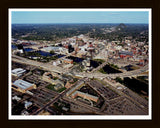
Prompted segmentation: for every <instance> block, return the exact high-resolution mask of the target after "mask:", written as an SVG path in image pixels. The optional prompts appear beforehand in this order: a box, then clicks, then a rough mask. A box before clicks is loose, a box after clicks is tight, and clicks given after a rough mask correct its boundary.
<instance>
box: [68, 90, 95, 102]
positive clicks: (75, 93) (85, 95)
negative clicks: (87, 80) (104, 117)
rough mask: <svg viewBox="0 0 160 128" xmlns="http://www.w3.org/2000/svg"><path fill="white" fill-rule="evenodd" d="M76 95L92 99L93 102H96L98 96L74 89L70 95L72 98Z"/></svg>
mask: <svg viewBox="0 0 160 128" xmlns="http://www.w3.org/2000/svg"><path fill="white" fill-rule="evenodd" d="M77 96H80V97H82V98H84V99H87V100H92V101H94V102H97V101H98V97H96V96H93V95H90V94H88V93H83V92H80V91H75V92H74V93H73V94H72V95H71V97H72V98H76V97H77Z"/></svg>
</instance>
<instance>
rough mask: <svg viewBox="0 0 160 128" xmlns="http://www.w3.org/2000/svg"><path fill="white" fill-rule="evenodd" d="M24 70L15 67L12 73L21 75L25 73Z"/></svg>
mask: <svg viewBox="0 0 160 128" xmlns="http://www.w3.org/2000/svg"><path fill="white" fill-rule="evenodd" d="M25 72H26V70H24V69H22V68H16V69H13V70H12V75H14V76H18V77H19V76H21V75H22V74H23V73H25Z"/></svg>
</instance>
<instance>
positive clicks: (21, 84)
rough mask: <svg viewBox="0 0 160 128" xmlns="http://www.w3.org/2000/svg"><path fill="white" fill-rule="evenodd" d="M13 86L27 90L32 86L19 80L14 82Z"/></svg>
mask: <svg viewBox="0 0 160 128" xmlns="http://www.w3.org/2000/svg"><path fill="white" fill-rule="evenodd" d="M13 84H14V85H16V86H17V87H19V88H21V89H27V88H29V87H31V86H33V84H32V83H29V82H27V81H24V80H21V79H19V80H16V81H15V82H14V83H13Z"/></svg>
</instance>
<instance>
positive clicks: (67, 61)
mask: <svg viewBox="0 0 160 128" xmlns="http://www.w3.org/2000/svg"><path fill="white" fill-rule="evenodd" d="M63 62H64V63H68V64H73V60H71V59H63Z"/></svg>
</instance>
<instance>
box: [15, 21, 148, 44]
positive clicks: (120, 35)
mask: <svg viewBox="0 0 160 128" xmlns="http://www.w3.org/2000/svg"><path fill="white" fill-rule="evenodd" d="M113 29H114V30H113ZM106 30H113V31H112V32H106ZM140 33H141V34H140ZM80 34H87V35H88V36H90V37H91V38H97V39H105V40H106V39H108V40H110V41H112V40H119V41H122V40H124V37H126V36H132V37H133V39H135V40H137V41H146V42H148V24H12V37H13V38H16V39H25V40H48V41H56V40H58V39H61V38H66V37H73V36H78V35H80Z"/></svg>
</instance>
